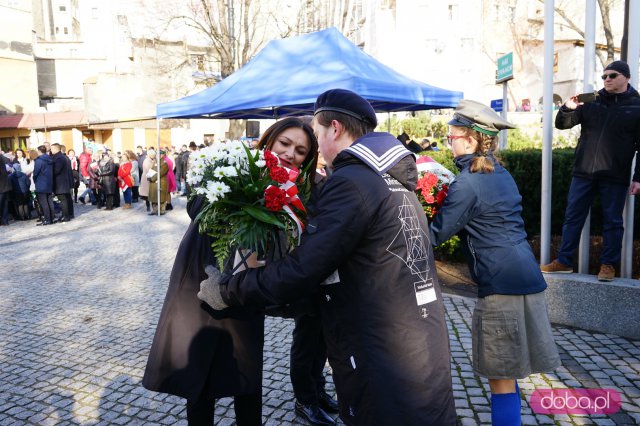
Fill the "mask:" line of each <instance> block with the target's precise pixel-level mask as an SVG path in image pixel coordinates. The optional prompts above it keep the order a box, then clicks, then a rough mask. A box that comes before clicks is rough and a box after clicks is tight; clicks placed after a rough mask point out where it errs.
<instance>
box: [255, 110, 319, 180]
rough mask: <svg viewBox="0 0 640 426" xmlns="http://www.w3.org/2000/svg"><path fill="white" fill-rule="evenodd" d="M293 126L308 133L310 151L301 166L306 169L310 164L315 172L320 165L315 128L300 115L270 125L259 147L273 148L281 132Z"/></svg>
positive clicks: (261, 138) (311, 169) (310, 168)
mask: <svg viewBox="0 0 640 426" xmlns="http://www.w3.org/2000/svg"><path fill="white" fill-rule="evenodd" d="M291 128H298V129H302V130H303V131H304V133H305V134H306V135H307V139H308V140H309V152H308V153H307V157H306V158H305V159H304V161H303V162H302V165H301V166H300V168H301V169H304V168H305V167H306V166H307V165H310V167H309V170H310V171H311V172H312V174H313V173H315V170H316V167H317V165H318V140H317V139H316V137H315V135H314V134H313V129H312V128H311V126H309V125H308V124H306V123H305V122H304V121H302V120H301V119H299V118H298V117H287V118H283V119H282V120H279V121H276V122H275V123H274V124H272V125H271V126H269V128H268V129H267V130H265V132H264V133H263V134H262V137H260V141H259V142H258V149H271V148H272V147H273V144H274V143H275V142H276V139H277V138H278V136H280V134H281V133H282V132H284V131H285V130H287V129H291ZM312 176H313V175H312ZM312 181H313V180H312Z"/></svg>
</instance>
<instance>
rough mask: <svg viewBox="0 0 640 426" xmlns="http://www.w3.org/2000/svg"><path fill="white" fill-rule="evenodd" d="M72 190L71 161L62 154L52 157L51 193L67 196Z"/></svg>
mask: <svg viewBox="0 0 640 426" xmlns="http://www.w3.org/2000/svg"><path fill="white" fill-rule="evenodd" d="M71 188H73V174H72V173H71V161H70V160H69V157H67V156H66V155H64V154H63V153H62V152H58V153H56V154H54V155H53V193H54V194H68V193H69V192H70V191H71Z"/></svg>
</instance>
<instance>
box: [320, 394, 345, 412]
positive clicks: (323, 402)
mask: <svg viewBox="0 0 640 426" xmlns="http://www.w3.org/2000/svg"><path fill="white" fill-rule="evenodd" d="M318 402H320V408H322V409H323V410H324V411H326V412H327V413H337V412H338V411H340V406H339V405H338V401H336V400H335V399H333V398H331V395H329V394H328V393H326V392H325V391H322V392H320V393H319V394H318Z"/></svg>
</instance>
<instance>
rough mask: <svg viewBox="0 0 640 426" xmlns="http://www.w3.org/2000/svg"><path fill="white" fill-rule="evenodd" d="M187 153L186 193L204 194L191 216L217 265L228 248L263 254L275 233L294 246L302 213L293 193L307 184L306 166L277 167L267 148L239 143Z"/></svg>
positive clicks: (278, 164) (303, 210) (301, 205)
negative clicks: (205, 236)
mask: <svg viewBox="0 0 640 426" xmlns="http://www.w3.org/2000/svg"><path fill="white" fill-rule="evenodd" d="M191 158H192V159H193V164H192V165H191V167H190V169H189V170H188V172H187V182H188V183H189V184H190V185H191V186H192V187H193V188H194V190H193V191H192V195H191V196H192V197H197V196H201V197H203V198H204V207H203V208H202V210H201V211H200V213H199V214H198V216H197V217H196V221H197V222H198V223H199V230H200V233H203V234H208V235H210V236H212V237H213V241H214V242H213V244H212V248H213V251H214V254H215V256H216V258H217V259H218V263H219V266H220V268H221V269H222V266H223V263H224V262H225V261H226V260H227V259H228V257H229V253H230V250H231V249H232V248H234V247H237V248H241V249H243V250H244V251H249V252H261V253H264V252H265V251H266V249H267V246H268V244H269V241H274V240H275V239H277V238H278V237H277V236H278V234H280V233H281V232H284V233H285V235H286V237H287V240H288V243H289V245H290V246H294V245H296V243H297V240H298V238H299V236H300V235H301V234H302V230H303V228H304V219H305V217H306V210H305V207H304V205H303V204H302V201H301V198H300V197H299V192H300V191H302V192H303V193H304V194H306V193H307V191H308V190H309V188H310V179H309V176H310V173H309V172H310V171H309V170H306V169H305V170H302V171H299V170H297V169H290V168H286V167H283V166H281V165H280V163H279V160H278V157H277V156H275V155H274V154H273V153H272V152H271V151H269V150H263V151H257V150H250V149H249V148H247V147H246V146H245V145H244V144H242V143H241V142H227V143H221V144H217V145H212V146H209V147H206V148H204V149H202V150H200V151H198V152H194V153H192V154H191ZM299 188H300V189H299ZM301 195H302V194H301ZM303 198H304V197H303Z"/></svg>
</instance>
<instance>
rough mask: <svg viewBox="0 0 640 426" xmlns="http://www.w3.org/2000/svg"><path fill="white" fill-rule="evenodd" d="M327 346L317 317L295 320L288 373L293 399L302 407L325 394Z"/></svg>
mask: <svg viewBox="0 0 640 426" xmlns="http://www.w3.org/2000/svg"><path fill="white" fill-rule="evenodd" d="M326 362H327V347H326V345H325V342H324V336H323V334H322V323H321V321H320V316H319V315H301V316H299V317H297V318H296V319H295V328H294V329H293V341H292V342H291V358H290V367H289V374H290V376H291V385H292V386H293V394H294V395H295V397H296V399H297V400H298V401H299V402H300V403H301V404H305V405H309V404H315V405H317V404H318V393H320V392H323V391H324V385H325V383H326V380H325V378H324V372H323V370H324V366H325V363H326Z"/></svg>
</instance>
